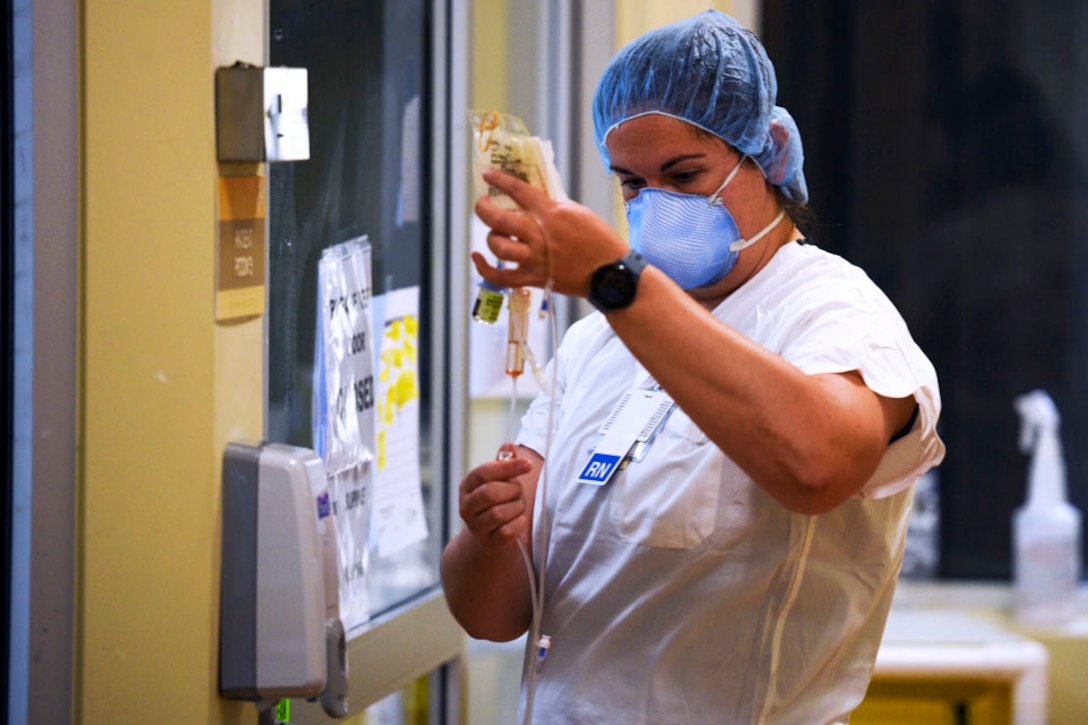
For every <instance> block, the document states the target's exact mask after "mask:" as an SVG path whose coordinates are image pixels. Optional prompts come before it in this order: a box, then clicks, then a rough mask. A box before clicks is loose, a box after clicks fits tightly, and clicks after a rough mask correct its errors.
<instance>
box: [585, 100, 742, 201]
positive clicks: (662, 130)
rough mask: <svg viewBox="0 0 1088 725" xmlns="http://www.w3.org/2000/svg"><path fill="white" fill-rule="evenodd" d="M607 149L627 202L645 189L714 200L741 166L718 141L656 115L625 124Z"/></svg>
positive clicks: (607, 141)
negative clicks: (723, 183) (648, 187)
mask: <svg viewBox="0 0 1088 725" xmlns="http://www.w3.org/2000/svg"><path fill="white" fill-rule="evenodd" d="M605 144H606V145H607V146H608V153H609V156H610V157H611V161H612V165H611V167H610V168H611V170H612V172H613V173H614V174H615V175H616V177H617V178H618V179H619V181H620V188H621V189H622V191H623V199H624V201H627V200H628V199H632V198H634V197H635V196H636V195H637V194H638V192H639V190H640V189H641V188H643V187H644V186H652V187H656V188H660V189H667V190H669V191H676V192H681V193H684V194H698V195H700V196H710V195H711V194H713V193H714V192H715V191H716V190H717V189H718V187H719V186H721V184H722V182H723V181H724V180H725V177H726V176H728V175H729V172H730V171H732V170H733V167H735V166H736V165H737V163H738V162H739V161H740V155H739V154H738V153H737V152H736V151H734V150H733V149H732V148H730V147H729V145H728V144H726V143H725V141H722V140H721V139H720V138H718V137H717V136H712V135H710V134H707V133H702V132H700V131H699V130H698V129H697V128H696V127H695V126H692V125H691V124H689V123H685V122H684V121H680V120H678V119H675V118H672V117H670V116H662V115H660V114H656V113H654V114H649V115H646V116H638V117H636V118H632V119H630V120H628V121H624V122H623V123H621V124H620V125H619V126H617V127H616V128H615V129H614V130H613V131H612V133H610V134H609V135H608V139H607V140H606V141H605ZM730 186H732V184H730ZM727 188H728V187H727Z"/></svg>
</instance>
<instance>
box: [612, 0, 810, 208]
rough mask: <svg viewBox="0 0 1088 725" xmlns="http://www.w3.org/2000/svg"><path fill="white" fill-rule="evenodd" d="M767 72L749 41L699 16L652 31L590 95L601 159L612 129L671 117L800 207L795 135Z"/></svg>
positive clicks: (715, 18)
mask: <svg viewBox="0 0 1088 725" xmlns="http://www.w3.org/2000/svg"><path fill="white" fill-rule="evenodd" d="M777 95H778V82H777V80H776V79H775V74H774V66H773V65H772V64H771V61H770V59H769V58H768V57H767V52H766V51H765V50H764V49H763V45H762V44H761V43H760V42H759V39H758V38H756V36H755V34H753V33H752V32H750V31H749V30H747V29H745V28H744V26H742V25H741V24H740V23H738V22H737V21H736V20H734V19H733V18H731V17H729V16H728V15H725V14H724V13H721V12H718V11H716V10H707V11H706V12H704V13H701V14H699V15H696V16H694V17H691V18H688V19H687V20H681V21H680V22H678V23H673V24H672V25H666V26H664V27H662V28H658V29H656V30H652V31H650V32H648V33H646V34H645V35H643V36H641V37H639V38H637V39H635V40H633V41H632V42H630V43H628V44H627V45H626V46H624V47H623V48H621V49H620V51H619V52H618V53H616V55H615V56H614V57H613V58H612V60H611V62H609V64H608V67H607V68H605V71H604V74H603V75H602V76H601V80H600V82H599V83H598V84H597V90H596V92H595V93H594V94H593V127H594V133H595V135H596V140H597V148H598V150H599V151H600V154H601V160H602V161H603V162H604V165H605V166H606V167H608V166H609V164H610V161H609V156H608V148H607V147H606V146H605V139H606V138H607V136H608V133H609V132H610V131H611V130H612V129H613V128H615V127H616V126H617V125H619V124H620V123H622V122H624V121H626V120H629V119H631V118H634V117H635V116H641V115H645V114H649V113H660V114H664V115H667V116H673V117H675V118H679V119H681V120H683V121H687V122H688V123H691V124H694V125H695V126H698V127H699V128H702V129H704V130H706V131H708V132H710V133H712V134H714V135H715V136H718V137H719V138H721V139H722V140H724V141H725V142H726V143H728V144H729V145H730V146H732V147H733V148H735V149H737V150H738V151H741V152H743V153H746V154H748V155H749V156H750V157H751V158H753V159H754V160H755V161H756V163H758V164H759V167H760V168H761V169H762V170H763V174H764V176H766V178H767V180H768V181H769V182H770V183H772V184H774V185H775V186H777V187H779V188H781V189H782V191H783V193H785V195H786V197H787V198H788V199H790V200H791V201H794V202H796V203H798V204H804V203H805V202H806V201H807V200H808V188H807V186H806V184H805V175H804V172H803V171H802V166H803V164H804V152H803V150H802V147H801V134H800V132H799V131H798V130H797V124H796V123H795V122H794V120H793V117H792V116H790V114H789V112H788V111H786V109H784V108H782V107H781V106H776V105H775V98H776V96H777Z"/></svg>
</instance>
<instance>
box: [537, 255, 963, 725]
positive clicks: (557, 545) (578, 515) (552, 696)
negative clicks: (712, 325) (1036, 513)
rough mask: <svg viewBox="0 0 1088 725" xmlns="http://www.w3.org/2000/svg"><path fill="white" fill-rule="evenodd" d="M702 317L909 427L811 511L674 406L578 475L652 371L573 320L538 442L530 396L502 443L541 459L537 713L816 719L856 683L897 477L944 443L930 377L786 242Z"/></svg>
mask: <svg viewBox="0 0 1088 725" xmlns="http://www.w3.org/2000/svg"><path fill="white" fill-rule="evenodd" d="M714 314H715V315H716V316H717V317H718V318H720V319H721V320H722V321H723V322H725V323H727V324H728V325H730V326H732V327H733V328H735V329H736V330H738V331H739V332H741V333H743V334H744V335H746V336H747V337H749V338H751V339H752V340H754V341H756V342H758V343H760V344H761V345H763V346H764V347H766V348H767V349H769V350H771V351H773V352H775V353H778V354H779V355H781V356H782V357H784V358H785V359H786V360H789V361H790V362H792V363H793V364H795V365H797V366H798V367H799V368H800V369H802V370H803V371H805V372H806V373H809V374H818V373H832V372H846V371H851V370H857V371H860V373H861V375H862V376H863V377H864V380H865V383H866V385H868V387H869V388H870V389H872V390H873V391H875V392H877V393H879V394H880V395H884V396H887V397H891V398H898V397H906V396H913V397H914V398H915V399H916V400H917V402H918V408H919V410H918V415H917V417H916V419H915V422H914V426H913V428H912V429H911V431H910V432H909V434H907V435H906V436H904V437H902V438H899V439H898V440H896V441H895V442H894V443H892V444H891V445H889V447H888V449H887V451H886V453H885V455H884V458H883V460H882V462H881V464H880V466H879V467H878V469H877V471H876V473H875V474H874V476H873V477H872V479H871V480H870V481H869V482H868V483H867V484H866V485H865V487H864V488H863V490H862V491H861V493H860V494H859V495H857V496H854V497H852V498H851V499H849V500H847V501H846V502H845V503H843V504H842V505H840V506H839V507H837V508H836V509H834V510H833V511H830V512H827V513H824V514H819V515H804V514H799V513H794V512H791V511H789V510H787V509H785V508H784V507H782V506H781V505H780V504H779V503H777V502H776V501H775V500H774V499H773V498H771V496H770V495H768V494H767V493H765V492H764V491H763V489H761V488H760V487H759V486H757V485H756V484H755V483H753V482H752V480H751V479H750V478H749V477H748V476H747V475H746V474H745V473H744V472H743V471H741V470H740V469H739V468H738V467H737V466H736V465H735V464H734V463H733V462H732V461H731V460H730V459H729V458H727V457H726V456H725V455H724V454H723V453H722V452H721V450H720V449H718V448H717V446H715V445H714V444H713V443H710V442H709V440H708V439H707V437H706V436H705V435H704V434H703V433H702V432H701V431H700V430H699V429H698V428H697V427H696V426H695V425H694V424H693V423H692V421H691V419H690V418H688V416H687V415H685V414H684V412H683V411H682V410H680V409H679V408H677V409H674V410H673V412H672V414H671V415H670V417H669V418H668V419H667V421H666V423H665V426H664V429H663V430H662V431H661V432H660V434H659V435H658V436H657V438H656V439H655V441H654V443H653V445H652V446H651V447H650V449H649V451H648V452H647V453H646V455H645V457H644V458H643V459H642V460H641V461H640V462H637V463H631V464H630V465H629V466H628V467H627V468H626V469H625V470H623V471H620V472H618V473H617V474H615V475H614V476H613V477H612V478H611V479H610V480H609V482H608V483H606V484H605V485H604V486H594V485H589V484H585V483H578V482H577V481H576V479H577V477H578V474H579V472H580V471H581V470H582V468H583V467H584V466H585V464H586V462H587V460H588V458H589V456H590V452H591V448H592V446H593V444H594V441H595V439H596V438H597V433H598V429H599V428H600V426H601V424H602V422H604V421H605V419H606V418H607V416H608V415H609V413H611V412H612V410H613V409H614V408H615V406H616V404H617V402H618V401H619V399H620V397H621V396H622V395H623V394H624V393H625V392H626V391H628V390H630V389H632V388H634V387H639V386H642V385H644V384H645V383H646V381H647V378H648V376H647V374H646V372H645V370H644V369H643V368H642V366H641V365H640V364H639V363H638V361H637V360H635V358H634V357H633V356H632V355H631V354H630V352H628V350H627V348H626V347H625V346H624V345H623V343H622V342H621V341H620V340H619V338H617V337H616V336H615V334H614V333H613V332H612V330H611V328H610V327H609V326H608V323H607V322H606V320H605V318H604V316H603V315H600V314H594V315H591V316H590V317H588V318H586V319H584V320H581V321H579V322H578V323H576V324H575V325H573V326H572V327H571V328H570V330H569V331H568V333H567V335H566V337H565V339H564V341H563V344H562V346H561V347H560V349H559V351H558V355H557V359H558V366H559V367H558V371H557V385H556V390H555V391H554V393H555V399H556V400H555V403H556V405H555V407H554V409H553V411H554V413H553V414H554V421H555V433H554V435H553V436H552V441H551V444H550V450H547V451H545V449H546V448H547V447H548V443H547V431H546V427H547V421H548V417H549V404H550V401H549V399H548V398H546V397H544V396H541V397H538V398H537V399H536V400H535V401H534V402H533V404H532V405H531V407H530V409H529V411H528V412H527V414H526V415H525V418H524V419H523V421H522V424H523V428H522V432H521V434H520V436H519V439H518V442H519V443H520V444H521V445H525V446H528V447H529V448H532V449H533V450H536V451H537V452H539V453H541V454H543V455H546V459H547V461H546V466H547V469H548V470H547V490H546V499H547V500H546V505H547V512H546V513H547V521H546V526H540V525H539V521H540V514H541V511H540V506H541V505H543V504H544V503H545V502H543V501H542V500H540V497H538V501H537V511H536V520H537V522H538V524H537V526H536V528H537V531H535V536H536V537H537V539H536V540H537V551H538V552H539V551H540V549H541V548H542V545H541V543H540V542H541V538H540V537H541V536H544V535H546V536H547V537H548V557H547V572H546V589H545V591H546V603H545V610H544V617H543V627H542V633H543V634H546V635H549V636H550V637H551V648H550V650H549V652H548V655H547V659H546V661H545V662H544V665H543V669H542V672H541V676H540V679H539V681H538V683H537V685H536V688H537V689H536V694H535V704H534V708H533V714H534V722H539V723H555V722H563V723H625V724H630V723H654V724H658V723H715V724H718V725H720V724H721V723H798V724H801V723H803V724H804V725H813V723H829V722H836V721H845V720H846V719H847V718H848V717H849V713H850V712H851V711H852V710H853V709H854V708H855V707H856V706H857V705H858V703H860V702H861V699H862V697H863V696H864V694H865V690H866V687H867V685H868V682H869V679H870V675H871V672H872V667H873V661H874V659H875V657H876V651H877V647H878V645H879V643H880V638H881V634H882V631H883V628H884V622H885V619H886V617H887V613H888V608H889V606H890V605H891V600H892V593H893V590H894V587H895V581H896V577H897V574H898V572H899V566H900V563H901V560H902V553H903V543H904V539H905V535H906V529H907V519H908V515H909V512H910V508H911V500H912V496H913V489H912V487H911V484H912V482H913V481H914V480H915V479H917V478H918V477H919V476H921V475H922V474H923V473H925V471H926V470H928V469H929V468H930V467H932V466H934V465H936V464H937V463H939V462H940V460H941V459H942V457H943V455H944V446H943V444H942V443H941V441H940V439H939V438H938V436H937V433H936V430H935V426H936V422H937V418H938V414H939V412H940V394H939V392H938V387H937V378H936V373H935V372H934V369H933V366H932V365H931V364H930V362H929V360H928V359H927V358H926V357H925V355H924V354H923V353H922V351H921V350H920V349H919V348H918V346H917V345H916V344H915V343H914V341H913V339H912V338H911V336H910V333H909V332H908V330H907V327H906V325H905V324H904V322H903V320H902V318H901V317H900V315H899V313H898V312H897V311H896V310H895V308H894V307H893V305H892V304H891V302H890V301H889V300H888V299H887V297H886V296H885V295H884V294H883V293H882V292H881V291H880V290H879V289H878V288H877V287H876V285H875V284H873V282H872V281H871V280H870V279H869V278H868V277H867V276H866V275H865V273H864V272H862V271H861V270H860V269H858V268H857V267H854V266H853V265H851V264H849V263H848V262H846V261H845V260H843V259H842V258H840V257H837V256H835V255H833V254H830V253H828V252H825V251H822V250H820V249H818V248H816V247H812V246H808V245H803V244H801V243H790V244H788V245H786V246H785V247H783V248H781V249H780V250H779V251H778V252H777V253H776V254H775V256H774V257H773V258H772V259H771V261H770V262H769V263H768V265H767V266H765V267H764V268H763V269H762V270H760V271H759V273H758V274H757V275H755V276H754V277H753V278H752V279H750V280H749V281H748V282H747V283H745V284H744V286H742V287H741V288H740V289H738V290H736V291H735V292H733V293H732V294H731V295H730V296H729V297H728V298H727V299H726V300H725V301H724V302H723V303H722V304H721V305H720V306H719V307H718V308H717V309H716V310H715V311H714ZM677 354H678V355H681V354H683V351H677ZM553 364H555V363H554V362H553ZM651 382H652V381H651ZM545 528H546V529H547V531H545V530H544V529H545ZM538 558H539V556H538ZM538 566H539V561H538ZM532 646H533V643H531V642H530V643H529V647H532Z"/></svg>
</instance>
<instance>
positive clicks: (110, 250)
mask: <svg viewBox="0 0 1088 725" xmlns="http://www.w3.org/2000/svg"><path fill="white" fill-rule="evenodd" d="M81 12H82V29H81V41H82V49H81V70H82V77H83V80H82V83H81V89H80V91H81V97H82V132H81V164H82V172H81V205H82V211H81V216H82V222H81V322H80V327H81V355H80V361H79V365H80V368H79V369H80V464H79V472H78V476H79V497H80V500H79V512H80V513H79V532H78V540H77V545H78V550H79V562H78V594H77V602H76V611H77V615H76V616H77V642H76V680H77V682H76V687H77V692H76V701H75V704H74V708H75V721H77V722H84V723H108V722H124V723H171V722H177V723H195V722H199V723H219V722H243V721H248V720H255V719H256V718H255V709H254V708H253V706H252V705H248V706H246V705H243V704H238V703H225V702H223V701H221V700H220V699H219V698H218V695H217V688H216V677H217V660H216V658H217V654H218V648H217V637H218V619H219V615H218V596H219V541H220V538H219V524H220V494H219V491H220V486H219V478H220V457H221V454H222V449H223V446H224V444H225V442H226V441H227V440H228V439H230V438H236V437H249V438H259V437H260V435H261V433H262V427H261V395H262V387H263V383H262V372H261V360H262V348H261V340H262V333H261V329H262V327H261V325H262V323H261V320H260V319H251V320H249V321H247V322H244V323H241V324H234V325H216V323H215V322H214V306H213V300H214V296H213V295H214V283H215V259H216V257H215V253H214V252H215V231H216V199H217V196H216V192H217V173H218V168H217V165H216V162H215V138H214V115H213V114H214V95H213V91H214V68H215V66H216V65H219V64H229V63H231V62H233V61H234V60H236V59H242V60H246V61H249V62H254V63H261V62H263V47H264V46H263V43H264V40H263V39H264V37H265V33H264V28H263V22H264V20H263V18H264V11H263V3H261V2H260V1H259V0H257V1H254V0H204V1H203V2H201V1H200V0H156V1H155V2H146V1H143V0H84V1H83V2H82V4H81Z"/></svg>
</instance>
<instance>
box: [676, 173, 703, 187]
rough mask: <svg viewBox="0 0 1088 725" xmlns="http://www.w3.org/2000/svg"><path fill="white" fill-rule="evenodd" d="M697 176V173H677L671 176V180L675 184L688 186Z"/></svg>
mask: <svg viewBox="0 0 1088 725" xmlns="http://www.w3.org/2000/svg"><path fill="white" fill-rule="evenodd" d="M698 176H699V172H698V171H678V172H677V173H675V174H673V175H672V178H673V181H674V182H676V183H677V184H690V183H691V182H693V181H695V179H696V177H698Z"/></svg>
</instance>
